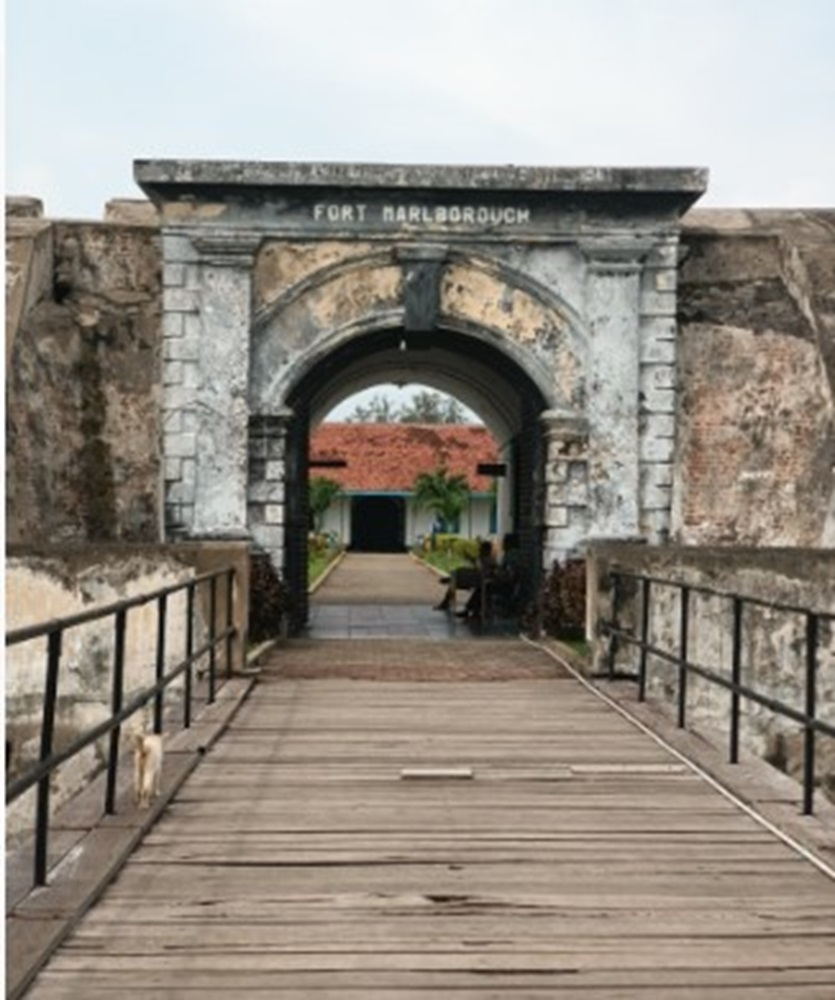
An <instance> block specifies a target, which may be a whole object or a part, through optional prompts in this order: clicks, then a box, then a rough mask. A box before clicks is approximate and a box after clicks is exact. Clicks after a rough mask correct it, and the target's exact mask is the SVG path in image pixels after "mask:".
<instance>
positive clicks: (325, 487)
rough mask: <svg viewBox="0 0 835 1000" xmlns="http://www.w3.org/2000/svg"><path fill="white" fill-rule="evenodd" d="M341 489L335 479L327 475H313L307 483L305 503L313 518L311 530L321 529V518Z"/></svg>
mask: <svg viewBox="0 0 835 1000" xmlns="http://www.w3.org/2000/svg"><path fill="white" fill-rule="evenodd" d="M341 491H342V487H341V486H340V484H339V483H338V482H337V481H336V480H335V479H329V478H328V477H327V476H313V478H312V479H311V480H310V483H309V484H308V496H307V504H308V507H309V508H310V516H311V518H312V520H313V530H314V531H321V530H322V519H323V518H324V516H325V512H326V511H327V509H328V508H329V507H330V505H331V504H332V503H333V501H334V500H335V499H336V497H337V496H338V495H339V493H340V492H341Z"/></svg>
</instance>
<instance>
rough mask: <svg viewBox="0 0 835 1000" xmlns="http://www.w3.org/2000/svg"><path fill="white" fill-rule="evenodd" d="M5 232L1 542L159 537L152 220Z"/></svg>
mask: <svg viewBox="0 0 835 1000" xmlns="http://www.w3.org/2000/svg"><path fill="white" fill-rule="evenodd" d="M7 244H8V249H7V256H8V259H9V260H10V262H11V264H12V267H11V270H10V272H9V273H7V297H8V299H9V300H10V301H11V302H12V305H13V306H16V304H17V302H18V300H20V305H19V308H17V307H16V308H14V309H13V310H11V311H10V314H9V316H8V322H7V325H9V324H11V327H12V328H11V329H10V330H7V343H8V354H9V364H8V369H7V381H6V390H7V437H6V518H7V520H6V524H7V532H8V538H9V540H10V541H11V542H24V541H29V542H34V541H37V542H39V543H44V542H51V543H65V542H72V541H83V540H86V541H117V540H121V541H143V542H153V541H158V540H159V538H160V523H161V518H160V511H159V493H160V444H159V441H160V423H159V421H160V417H159V396H160V381H161V357H160V335H159V326H160V310H161V291H160V267H161V265H160V240H159V234H158V231H157V228H156V227H155V226H139V225H115V224H100V223H69V222H52V223H46V222H44V221H43V220H37V219H35V220H32V219H20V220H13V222H12V224H11V225H10V226H9V229H8V232H7Z"/></svg>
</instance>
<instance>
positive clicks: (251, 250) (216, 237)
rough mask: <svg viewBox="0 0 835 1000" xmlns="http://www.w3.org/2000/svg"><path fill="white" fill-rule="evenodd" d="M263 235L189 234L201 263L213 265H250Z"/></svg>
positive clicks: (233, 233) (237, 233)
mask: <svg viewBox="0 0 835 1000" xmlns="http://www.w3.org/2000/svg"><path fill="white" fill-rule="evenodd" d="M262 240H263V236H262V235H261V234H260V233H258V234H256V233H240V232H229V233H202V232H201V233H199V234H197V235H192V236H191V242H192V245H193V246H194V249H195V250H196V251H197V252H198V253H199V254H200V260H201V263H204V264H211V265H213V266H215V267H251V266H252V265H253V263H254V262H255V255H256V254H257V253H258V248H259V247H260V245H261V242H262Z"/></svg>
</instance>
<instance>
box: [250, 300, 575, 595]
mask: <svg viewBox="0 0 835 1000" xmlns="http://www.w3.org/2000/svg"><path fill="white" fill-rule="evenodd" d="M444 321H445V316H444V314H443V313H441V314H440V316H439V318H438V326H437V327H436V328H435V329H434V330H432V331H428V330H427V331H421V332H420V333H419V334H416V333H413V332H412V333H409V332H407V331H405V330H404V328H403V327H399V328H386V329H381V330H377V331H372V332H366V333H362V332H352V333H351V334H350V335H349V336H346V337H343V338H337V337H335V336H334V335H333V334H332V333H331V332H327V333H326V334H325V336H326V337H327V338H328V340H329V341H330V342H331V343H332V345H333V346H332V348H331V350H330V351H329V352H324V351H323V352H322V353H321V356H320V357H318V359H317V360H316V362H315V363H313V364H308V363H307V362H308V360H309V355H305V356H304V363H303V364H302V365H300V368H302V369H303V373H302V374H301V375H300V377H299V378H298V380H297V381H296V382H294V383H293V384H292V386H291V388H290V389H289V391H287V392H286V393H285V394H284V395H283V396H282V398H283V399H284V400H285V403H286V407H285V420H286V425H285V426H286V443H285V448H286V462H287V468H288V482H290V481H292V482H293V483H294V484H295V485H294V488H293V490H292V491H290V490H288V491H287V494H286V511H287V514H286V535H285V573H286V575H287V578H288V580H290V581H291V582H292V586H293V590H294V593H296V594H299V595H301V594H303V593H305V592H306V580H305V573H306V567H307V558H306V545H307V535H306V524H307V516H306V510H307V501H306V497H305V494H304V488H303V487H304V484H305V483H306V481H307V477H308V467H307V458H308V442H309V435H310V432H311V430H312V429H313V428H314V427H315V426H316V425H317V423H318V422H319V421H320V420H321V419H322V418H323V416H324V415H325V414H326V413H328V412H329V411H330V410H331V409H332V407H333V406H334V405H336V404H337V403H338V402H339V401H341V400H342V399H344V398H346V397H347V396H349V395H351V394H352V393H353V392H355V391H356V390H357V389H358V388H363V387H366V386H367V385H369V384H371V385H374V384H378V383H379V382H384V381H394V382H397V381H403V382H408V381H419V382H421V383H425V384H428V385H431V386H433V387H435V388H438V389H442V390H444V391H448V392H451V393H452V394H453V395H455V396H456V397H457V398H459V399H461V400H463V401H465V402H466V404H467V405H468V406H469V407H471V408H472V409H473V410H474V411H475V412H476V413H478V414H479V416H480V417H481V418H482V420H483V421H484V423H485V424H486V426H487V428H488V429H489V430H490V432H491V433H492V435H493V438H494V440H495V441H496V442H497V444H498V447H499V449H500V457H501V461H502V464H503V465H504V466H505V468H506V475H505V476H504V477H503V478H502V479H501V480H500V482H499V488H498V496H497V510H498V519H497V526H496V527H497V534H498V535H503V534H504V533H506V532H508V531H513V532H515V533H516V534H517V536H518V537H519V544H520V550H521V562H522V564H523V565H525V566H526V567H528V579H527V581H526V584H527V589H528V590H529V591H530V592H531V593H532V592H533V590H534V589H535V587H536V584H537V580H538V576H539V573H540V571H541V569H542V566H543V561H542V550H543V540H544V537H545V534H546V531H547V527H546V521H545V495H544V485H545V482H544V475H543V471H544V449H545V448H546V442H547V436H546V431H547V429H548V428H549V427H551V426H552V425H553V423H554V421H555V420H557V419H559V418H556V417H554V413H553V410H552V409H551V408H550V407H552V406H553V403H554V394H552V395H551V396H550V398H549V397H548V396H546V393H545V391H544V390H543V388H542V386H541V385H540V384H538V381H537V380H539V382H540V383H541V382H543V381H544V379H543V377H542V376H543V373H542V372H541V371H539V370H538V369H537V368H536V367H535V366H529V368H531V370H526V368H523V367H522V365H521V364H520V363H519V361H518V360H517V358H516V357H515V356H514V354H513V352H512V351H509V350H507V347H506V344H505V342H503V341H502V340H501V339H500V338H497V337H491V336H489V335H488V333H489V332H485V331H478V332H473V331H472V330H471V331H470V332H467V333H463V332H460V331H457V330H453V329H449V328H448V327H447V326H445V325H443V324H444ZM366 325H368V324H366ZM277 328H279V327H278V325H274V326H272V330H273V331H274V330H275V329H277ZM274 336H275V333H274V332H270V329H262V330H260V331H258V332H257V333H256V334H255V335H254V337H253V348H254V351H255V353H256V356H259V355H260V353H261V352H266V351H267V350H268V344H269V342H270V341H271V340H272V338H273V337H274ZM337 339H338V340H339V342H338V343H336V341H337ZM404 341H405V343H406V346H405V349H404V346H403V345H404ZM523 357H524V355H523ZM259 367H260V368H261V369H263V370H265V371H267V370H271V369H270V366H268V365H264V364H261V365H259ZM546 384H547V383H546ZM562 419H563V420H564V421H568V422H569V423H570V424H571V425H572V426H575V427H577V428H579V427H580V421H579V420H576V419H575V420H571V419H569V418H568V417H566V416H564V417H562ZM578 433H582V432H581V431H578ZM576 461H577V463H579V464H578V465H577V475H578V482H579V481H580V478H582V477H583V476H584V473H583V470H582V468H581V465H582V462H583V458H582V456H581V455H579V454H578V455H577V456H576ZM256 488H257V484H256ZM575 500H576V503H577V505H578V509H579V507H580V505H581V504H583V503H585V498H584V497H581V496H580V494H579V492H578V494H577V496H576V497H575ZM389 513H391V512H389ZM352 536H353V532H352ZM400 537H401V538H402V534H401V535H400ZM400 548H401V550H402V541H401V543H400Z"/></svg>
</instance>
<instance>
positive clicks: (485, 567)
mask: <svg viewBox="0 0 835 1000" xmlns="http://www.w3.org/2000/svg"><path fill="white" fill-rule="evenodd" d="M495 569H496V560H495V558H494V556H493V543H492V542H491V541H490V540H489V539H486V540H485V541H483V542H481V543H480V544H479V546H478V556H477V558H476V562H475V565H474V566H459V567H458V568H457V569H454V570H453V571H452V572H451V573H450V574H449V577H447V578H446V579H445V580H442V581H441V582H442V583H444V582H445V583H446V585H447V590H446V594H444V598H443V600H442V601H441V603H440V604H436V605H435V610H436V611H448V610H449V609H450V608H454V607H455V592H456V591H457V590H472V591H473V592H476V591H478V592H479V593H480V592H481V585H482V582H483V581H484V580H486V579H488V578H489V577H490V576H491V575H492V574H493V573H494V572H495Z"/></svg>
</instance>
